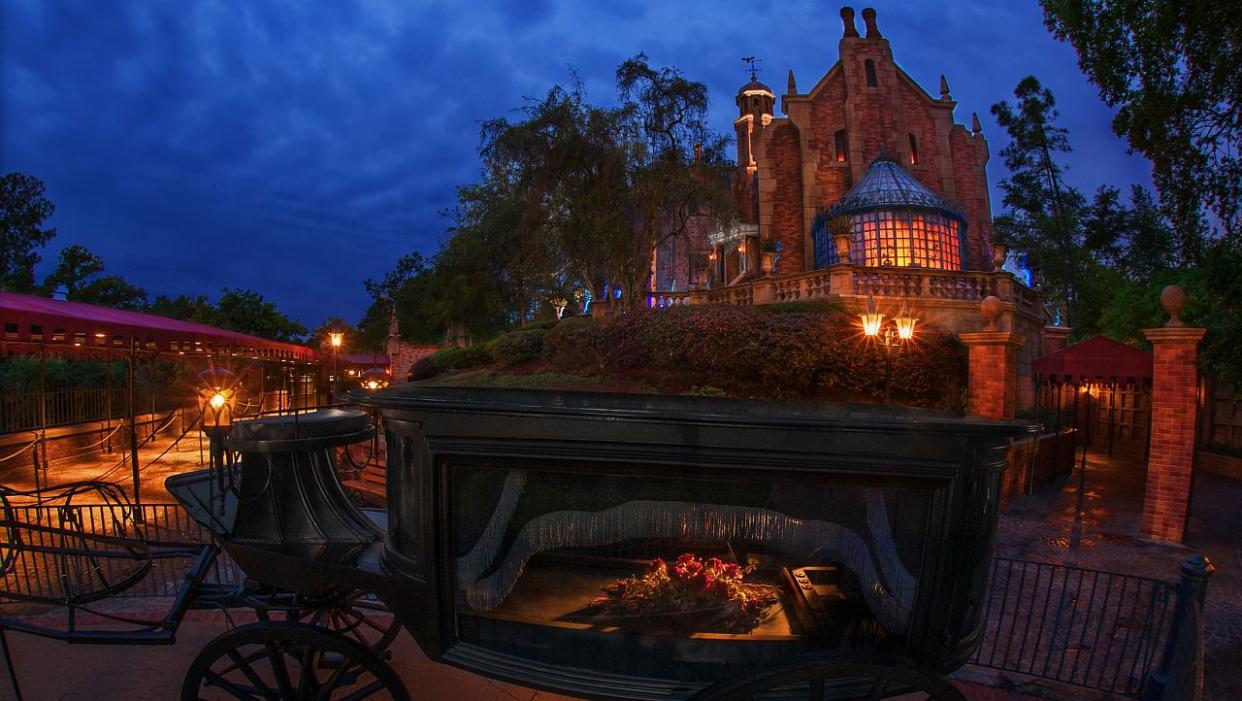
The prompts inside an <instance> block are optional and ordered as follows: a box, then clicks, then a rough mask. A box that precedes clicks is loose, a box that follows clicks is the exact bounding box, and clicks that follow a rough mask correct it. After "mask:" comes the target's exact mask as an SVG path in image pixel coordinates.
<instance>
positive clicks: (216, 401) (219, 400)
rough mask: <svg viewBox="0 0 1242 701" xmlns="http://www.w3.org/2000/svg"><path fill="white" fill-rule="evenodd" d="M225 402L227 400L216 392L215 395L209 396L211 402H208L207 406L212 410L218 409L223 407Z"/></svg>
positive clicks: (220, 393)
mask: <svg viewBox="0 0 1242 701" xmlns="http://www.w3.org/2000/svg"><path fill="white" fill-rule="evenodd" d="M226 401H228V400H227V399H226V398H225V396H224V394H223V393H222V392H216V393H215V394H213V395H211V400H210V401H209V402H208V404H210V405H211V408H212V409H219V408H220V407H222V406H224V403H225V402H226Z"/></svg>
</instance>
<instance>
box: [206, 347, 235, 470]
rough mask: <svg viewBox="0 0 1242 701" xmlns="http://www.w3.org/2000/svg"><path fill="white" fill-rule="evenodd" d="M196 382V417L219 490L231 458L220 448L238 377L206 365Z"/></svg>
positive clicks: (229, 425)
mask: <svg viewBox="0 0 1242 701" xmlns="http://www.w3.org/2000/svg"><path fill="white" fill-rule="evenodd" d="M197 382H198V409H199V417H200V418H199V420H200V421H201V422H202V429H203V433H206V434H207V445H208V448H207V455H208V459H207V463H208V465H209V466H210V468H211V469H212V470H214V471H215V473H216V482H217V484H218V485H219V487H220V490H221V492H222V493H223V490H224V486H225V477H226V473H227V471H228V468H230V467H231V466H232V459H231V456H230V454H229V452H228V451H226V450H225V449H224V439H225V438H227V437H228V435H229V429H231V428H232V427H233V405H234V403H236V401H237V395H238V387H239V378H238V377H237V375H236V373H233V372H232V371H230V370H226V369H224V368H214V367H213V368H207V369H206V370H204V371H202V372H200V373H199V374H198V377H197Z"/></svg>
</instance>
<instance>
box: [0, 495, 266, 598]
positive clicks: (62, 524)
mask: <svg viewBox="0 0 1242 701" xmlns="http://www.w3.org/2000/svg"><path fill="white" fill-rule="evenodd" d="M130 508H132V509H138V508H141V509H142V515H143V523H142V524H141V526H138V527H137V528H136V527H135V524H134V523H133V521H132V520H131V518H132V514H131V513H125V512H123V511H122V510H121V507H118V506H110V505H106V504H75V505H73V506H69V507H55V506H52V507H49V506H12V507H10V514H11V515H10V518H11V519H12V520H13V521H16V522H19V523H23V524H29V525H31V526H35V527H36V528H32V529H26V528H19V529H15V530H16V531H17V533H18V535H19V537H21V538H22V539H23V540H24V541H25V543H24V544H25V545H26V546H33V547H26V548H20V549H19V548H14V549H12V550H13V552H14V557H12V559H10V558H9V557H7V555H8V553H5V554H6V557H4V558H3V559H4V560H5V561H6V562H7V564H8V566H7V567H6V568H5V569H4V571H3V572H2V573H0V602H2V601H4V600H5V599H9V600H17V601H21V600H25V599H27V598H30V597H34V598H45V599H46V598H51V599H55V598H58V597H61V596H63V593H64V592H65V591H66V589H67V588H69V589H74V590H81V589H82V588H90V587H91V586H92V582H87V581H83V580H84V578H88V577H89V578H90V579H91V580H94V584H95V585H98V584H101V583H106V582H117V581H121V580H123V579H125V578H126V577H127V576H128V575H129V574H131V573H132V572H133V571H134V568H135V567H136V566H137V565H138V564H141V562H142V561H141V560H140V559H135V558H126V557H119V558H114V557H106V558H95V559H93V560H92V561H91V562H90V563H89V567H83V563H82V561H81V558H76V559H75V558H71V557H65V556H63V555H61V554H60V553H58V552H56V551H57V550H58V549H59V550H63V549H65V548H70V549H72V548H73V547H76V546H77V543H76V542H74V539H73V538H66V537H65V536H64V535H63V532H64V531H65V530H71V531H74V530H80V532H82V533H86V534H93V535H103V536H109V535H111V536H118V535H128V536H130V537H133V536H134V535H136V534H137V533H138V529H140V530H141V533H142V534H143V536H144V537H145V538H146V539H148V540H151V541H164V542H188V543H208V542H211V533H210V532H209V531H208V530H207V529H206V528H204V527H203V526H201V525H199V524H198V523H197V522H196V521H194V520H193V519H191V518H190V517H189V515H188V513H187V512H186V510H185V509H184V508H183V507H182V506H181V505H179V504H143V505H141V506H140V507H139V506H133V507H126V509H130ZM37 527H44V528H49V529H56V530H55V531H54V532H53V531H47V530H39V529H38V528H37ZM122 531H123V532H122ZM10 536H11V534H10V533H7V532H3V531H0V551H4V550H8V548H5V545H7V544H8V543H7V541H8V539H9V537H10ZM147 562H149V563H150V565H151V570H150V572H149V573H147V575H146V576H145V577H142V578H141V579H139V580H138V581H137V582H136V583H135V584H134V585H133V586H132V587H130V588H128V589H126V590H124V591H122V592H120V593H119V594H118V596H122V597H158V596H175V595H176V594H177V590H178V588H179V587H180V586H181V583H182V580H183V579H184V577H185V573H186V570H187V569H188V568H189V567H190V566H191V565H192V564H193V561H192V559H191V558H175V559H174V558H168V559H154V560H149V561H147ZM206 581H208V582H214V583H220V584H237V583H240V582H241V581H242V573H241V570H240V568H238V566H237V565H236V564H235V563H234V562H233V561H232V560H231V559H229V557H228V556H227V555H226V554H224V553H221V554H220V556H219V557H217V558H216V561H215V563H214V565H213V566H212V570H211V571H209V572H208V574H207V578H206Z"/></svg>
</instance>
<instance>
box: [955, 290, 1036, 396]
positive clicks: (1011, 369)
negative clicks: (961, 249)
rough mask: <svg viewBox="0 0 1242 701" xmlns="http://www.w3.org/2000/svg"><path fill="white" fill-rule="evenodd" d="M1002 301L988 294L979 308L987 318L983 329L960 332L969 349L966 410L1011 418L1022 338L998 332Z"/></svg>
mask: <svg viewBox="0 0 1242 701" xmlns="http://www.w3.org/2000/svg"><path fill="white" fill-rule="evenodd" d="M1004 310H1005V308H1004V303H1003V302H1001V300H1000V299H999V298H997V297H987V298H985V299H984V300H983V302H982V303H980V305H979V311H980V313H982V314H983V318H984V319H985V320H986V321H987V326H986V327H985V328H984V330H983V331H977V332H975V333H964V334H959V335H958V338H959V339H961V341H962V343H965V344H966V347H967V349H968V350H969V353H970V355H969V364H968V370H967V372H968V377H967V399H966V413H968V414H972V415H975V416H983V417H985V418H989V419H1012V418H1013V417H1014V415H1015V413H1016V412H1017V408H1018V349H1019V348H1021V347H1022V343H1023V342H1024V341H1025V339H1024V338H1022V336H1019V335H1018V334H1016V333H1013V332H1012V331H1001V330H1000V329H999V328H997V325H996V321H997V319H999V318H1000V316H1001V314H1003V313H1004Z"/></svg>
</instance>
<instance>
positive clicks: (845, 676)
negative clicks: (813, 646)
mask: <svg viewBox="0 0 1242 701" xmlns="http://www.w3.org/2000/svg"><path fill="white" fill-rule="evenodd" d="M775 689H788V690H789V694H787V695H783V696H782V698H799V697H800V698H805V699H808V701H827V700H828V699H832V701H878V700H879V699H886V698H889V697H891V696H897V695H899V694H900V695H901V698H902V699H903V701H904V700H905V699H910V701H915V700H918V701H923V700H926V701H966V697H965V696H963V695H962V692H960V691H958V690H957V689H956V688H955V687H954V686H953V685H952V684H950V683H949V682H947V681H945V680H944V679H942V678H940V677H938V676H935V675H932V674H928V673H926V672H921V671H919V670H917V669H914V668H912V667H909V666H905V665H892V664H878V663H867V662H843V661H835V662H834V661H831V660H824V659H822V658H821V659H813V660H808V661H802V662H795V663H792V664H787V665H782V666H780V667H775V668H772V669H769V670H763V671H760V672H757V673H755V674H752V675H750V676H746V677H740V678H737V679H731V680H728V681H724V682H721V683H718V684H714V685H712V686H709V687H707V688H706V689H703V690H702V691H700V692H699V693H697V694H695V695H694V696H692V697H690V701H749V700H750V699H752V698H754V697H755V695H756V694H760V693H763V692H767V691H773V690H775ZM799 689H805V694H802V693H801V692H800V691H799ZM792 694H798V696H793V695H792Z"/></svg>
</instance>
